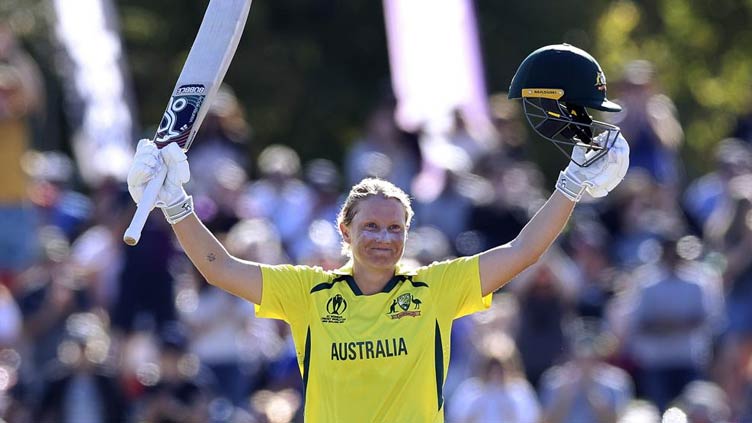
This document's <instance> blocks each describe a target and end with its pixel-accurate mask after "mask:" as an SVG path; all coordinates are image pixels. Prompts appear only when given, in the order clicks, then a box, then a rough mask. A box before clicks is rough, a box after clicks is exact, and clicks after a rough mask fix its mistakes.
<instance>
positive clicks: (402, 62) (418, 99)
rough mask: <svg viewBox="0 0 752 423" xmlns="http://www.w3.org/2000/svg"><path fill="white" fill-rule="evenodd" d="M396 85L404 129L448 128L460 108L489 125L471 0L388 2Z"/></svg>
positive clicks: (470, 118) (473, 120) (478, 122)
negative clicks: (455, 112) (451, 117)
mask: <svg viewBox="0 0 752 423" xmlns="http://www.w3.org/2000/svg"><path fill="white" fill-rule="evenodd" d="M384 20H385V22H386V29H387V39H388V43H389V60H390V65H391V71H392V85H393V87H394V93H395V95H396V96H397V100H398V102H399V105H398V111H397V119H398V121H399V122H400V124H401V125H402V126H403V127H406V128H417V127H420V126H422V125H426V126H427V127H428V128H432V129H433V130H442V129H446V125H447V124H448V123H451V121H447V117H448V116H449V114H450V113H451V112H452V111H453V110H456V109H460V110H462V112H463V115H464V116H465V117H466V119H468V124H469V125H471V126H476V125H481V126H484V125H485V124H486V123H487V122H488V106H487V93H486V87H485V80H484V75H483V61H482V58H481V54H480V46H479V40H478V31H477V24H476V20H475V12H474V8H473V4H472V0H439V1H437V0H384Z"/></svg>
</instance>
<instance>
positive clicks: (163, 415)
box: [136, 325, 212, 423]
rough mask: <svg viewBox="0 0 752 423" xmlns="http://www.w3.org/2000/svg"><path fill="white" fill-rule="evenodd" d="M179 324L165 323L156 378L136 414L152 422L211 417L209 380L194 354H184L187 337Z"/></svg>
mask: <svg viewBox="0 0 752 423" xmlns="http://www.w3.org/2000/svg"><path fill="white" fill-rule="evenodd" d="M186 335H187V334H186V333H185V331H184V329H182V327H181V326H179V325H170V326H168V327H165V329H164V331H163V332H162V333H161V334H160V338H161V340H162V342H161V350H160V359H159V365H158V370H157V371H156V372H155V373H154V374H155V375H156V378H155V379H154V380H153V381H152V383H151V384H150V386H147V388H146V392H145V393H144V395H143V398H142V399H141V404H140V407H139V410H138V411H137V416H136V418H137V419H138V421H148V422H155V423H192V422H197V423H198V422H206V421H209V420H210V414H209V403H210V402H211V399H212V394H211V385H212V381H211V380H210V379H208V377H209V375H207V374H206V372H205V370H204V371H202V370H203V369H202V368H201V365H200V363H199V361H198V360H197V359H196V358H195V357H190V356H188V355H187V352H188V350H187V348H188V339H187V337H186Z"/></svg>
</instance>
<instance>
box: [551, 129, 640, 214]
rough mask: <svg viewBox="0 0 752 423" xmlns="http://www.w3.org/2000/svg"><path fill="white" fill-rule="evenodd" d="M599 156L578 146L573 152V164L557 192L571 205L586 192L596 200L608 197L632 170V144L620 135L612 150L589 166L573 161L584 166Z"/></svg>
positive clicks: (599, 139)
mask: <svg viewBox="0 0 752 423" xmlns="http://www.w3.org/2000/svg"><path fill="white" fill-rule="evenodd" d="M606 136H608V135H607V133H606V132H604V133H602V134H601V135H599V136H597V137H596V138H595V139H593V142H594V143H597V144H601V143H604V142H605V141H606V140H605V137H606ZM596 153H597V152H596V151H594V150H591V151H587V148H586V147H580V146H576V147H575V148H574V150H573V151H572V162H570V163H569V165H568V166H567V168H566V169H564V171H562V172H561V173H560V174H559V179H558V181H557V182H556V189H557V190H559V191H560V192H561V193H562V194H564V195H565V196H566V197H567V198H569V199H570V200H572V201H579V200H580V198H581V197H582V194H583V193H584V192H585V191H587V193H588V194H590V195H591V196H593V197H595V198H599V197H605V196H606V195H607V194H608V193H609V192H611V190H613V189H614V188H616V186H617V185H619V182H621V181H622V179H624V175H626V174H627V169H628V168H629V144H627V140H625V139H624V137H623V136H622V135H621V133H619V134H618V135H617V138H616V141H614V144H613V146H612V147H611V149H609V150H608V153H606V155H604V156H603V157H601V158H599V159H598V160H596V161H595V162H593V163H592V164H591V165H590V166H587V167H581V166H578V165H577V164H576V163H574V161H577V162H579V163H584V162H585V161H587V160H588V159H589V158H591V157H592V156H593V155H595V154H596Z"/></svg>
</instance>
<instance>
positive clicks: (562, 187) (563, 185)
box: [556, 171, 588, 203]
mask: <svg viewBox="0 0 752 423" xmlns="http://www.w3.org/2000/svg"><path fill="white" fill-rule="evenodd" d="M587 187H588V186H587V184H583V183H581V182H580V181H578V180H577V179H575V178H573V177H571V176H570V175H568V174H567V173H566V172H564V171H562V172H559V179H558V180H557V181H556V190H557V191H559V192H560V193H562V194H564V196H565V197H567V198H569V199H570V200H572V201H574V202H575V203H576V202H578V201H580V199H581V198H582V194H584V193H585V189H586V188H587Z"/></svg>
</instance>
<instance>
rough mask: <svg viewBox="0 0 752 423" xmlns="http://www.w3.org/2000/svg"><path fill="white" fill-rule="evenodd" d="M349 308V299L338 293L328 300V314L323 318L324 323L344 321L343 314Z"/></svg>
mask: <svg viewBox="0 0 752 423" xmlns="http://www.w3.org/2000/svg"><path fill="white" fill-rule="evenodd" d="M345 310H347V300H345V297H343V296H342V295H341V294H337V295H335V296H333V297H331V298H329V300H328V301H327V302H326V312H327V313H328V314H327V315H326V316H324V317H322V318H321V321H322V322H323V323H344V322H345V318H344V316H342V314H343V313H344V312H345Z"/></svg>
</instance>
